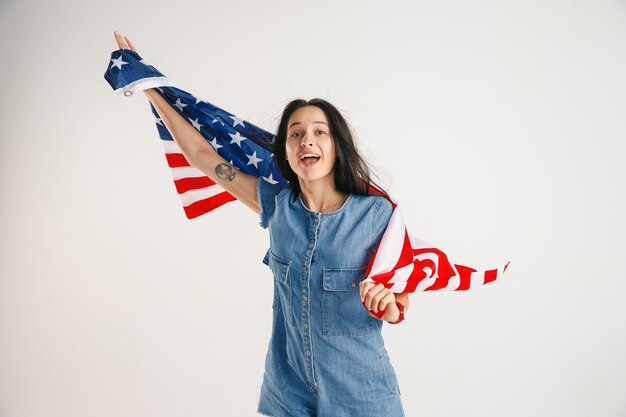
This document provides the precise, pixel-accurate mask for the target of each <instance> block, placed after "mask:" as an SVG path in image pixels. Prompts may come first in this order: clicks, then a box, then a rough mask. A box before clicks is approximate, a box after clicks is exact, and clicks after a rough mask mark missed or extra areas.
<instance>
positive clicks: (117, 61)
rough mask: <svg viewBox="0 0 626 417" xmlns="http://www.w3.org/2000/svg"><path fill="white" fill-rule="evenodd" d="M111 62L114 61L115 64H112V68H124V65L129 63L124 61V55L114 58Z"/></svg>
mask: <svg viewBox="0 0 626 417" xmlns="http://www.w3.org/2000/svg"><path fill="white" fill-rule="evenodd" d="M111 62H112V63H113V65H111V68H113V67H117V68H118V69H120V70H121V69H122V65H126V64H128V62H124V61H123V60H122V55H120V56H119V58H116V59H112V60H111Z"/></svg>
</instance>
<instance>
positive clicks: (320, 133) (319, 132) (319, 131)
mask: <svg viewBox="0 0 626 417" xmlns="http://www.w3.org/2000/svg"><path fill="white" fill-rule="evenodd" d="M317 134H318V135H325V134H326V132H324V131H323V130H318V131H317Z"/></svg>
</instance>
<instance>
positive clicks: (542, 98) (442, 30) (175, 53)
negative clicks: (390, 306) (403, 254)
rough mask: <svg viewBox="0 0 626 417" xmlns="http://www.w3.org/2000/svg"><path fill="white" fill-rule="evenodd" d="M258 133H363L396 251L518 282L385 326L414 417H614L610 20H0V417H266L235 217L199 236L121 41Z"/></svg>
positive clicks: (40, 6)
mask: <svg viewBox="0 0 626 417" xmlns="http://www.w3.org/2000/svg"><path fill="white" fill-rule="evenodd" d="M115 29H118V30H120V31H121V32H122V33H123V34H126V35H128V36H129V37H130V39H131V40H132V41H134V43H135V44H136V46H137V47H138V49H139V53H140V54H141V55H142V56H143V57H144V58H145V59H146V60H147V61H148V62H150V63H151V64H153V65H155V66H156V67H157V68H158V69H160V70H161V71H162V72H163V73H164V74H165V75H167V76H168V77H170V78H171V79H172V80H174V81H175V82H176V83H177V84H178V85H179V86H180V87H181V88H183V89H185V90H187V91H189V92H191V93H193V94H196V95H198V96H200V97H201V98H204V99H206V100H208V101H210V102H212V103H215V104H217V105H219V106H221V107H223V108H225V109H226V110H229V111H231V112H233V113H235V114H237V115H239V116H240V117H242V118H244V119H247V120H250V121H252V122H253V123H255V124H257V125H259V126H262V127H264V128H266V129H268V130H271V131H274V130H275V127H276V124H277V121H278V117H279V115H280V113H281V111H282V108H283V107H284V105H285V104H286V103H287V102H288V101H290V100H291V99H293V98H296V97H304V98H312V97H317V96H319V97H323V98H325V99H328V100H329V101H331V102H333V103H335V104H336V105H337V106H338V107H339V108H340V109H341V110H342V111H343V112H344V115H345V116H346V117H347V119H348V120H349V122H350V123H351V125H352V126H353V128H354V132H355V134H356V136H357V138H358V141H359V144H360V147H361V149H362V151H363V153H364V154H365V155H366V157H367V158H368V159H369V161H370V162H371V163H372V165H373V166H374V169H375V171H376V172H377V173H379V174H380V177H381V179H382V182H383V184H385V185H386V186H387V187H388V190H389V191H390V193H391V195H392V196H393V197H394V198H395V199H397V200H398V201H399V202H400V203H401V204H402V206H403V212H404V215H405V218H406V220H407V223H408V224H409V227H410V229H411V232H412V234H414V235H416V236H418V237H420V238H423V239H426V240H429V241H431V242H434V243H436V244H437V245H439V247H441V248H442V249H444V250H445V251H446V252H447V253H448V254H449V255H450V257H451V258H452V260H453V261H455V262H457V263H461V264H466V265H469V266H472V267H475V268H489V267H496V266H500V265H502V264H503V263H504V262H506V261H508V260H511V266H510V269H509V271H508V272H507V274H506V275H505V276H504V277H503V278H502V279H501V280H499V281H497V282H495V283H493V284H490V285H489V286H487V287H484V288H481V289H478V290H476V291H473V292H471V293H470V292H468V293H426V294H414V295H412V297H411V309H410V311H409V314H408V318H407V320H406V322H405V323H403V324H402V325H400V326H397V327H393V326H385V329H384V334H385V340H386V345H387V349H388V351H389V354H390V357H391V361H392V363H393V364H394V367H395V368H396V371H397V373H398V378H399V382H400V388H401V391H402V396H403V402H404V407H405V411H406V414H407V416H409V417H413V416H424V417H447V416H450V417H452V416H459V415H463V416H467V417H469V416H481V417H486V416H494V417H496V416H498V417H500V416H508V417H517V416H519V417H529V416H532V417H553V416H564V417H565V416H567V417H583V416H594V417H595V416H606V417H624V416H626V355H625V352H626V324H625V320H624V319H625V317H626V307H625V303H624V298H625V297H626V280H625V278H626V277H625V275H626V274H625V272H624V262H623V258H624V257H623V252H624V249H625V245H624V234H625V232H626V225H625V221H624V217H625V216H624V213H625V212H626V192H625V191H624V190H625V186H624V182H625V181H624V180H625V179H626V168H625V163H624V160H625V156H626V149H625V145H624V139H625V138H626V135H625V132H624V127H625V121H626V99H625V97H626V81H625V78H624V74H626V48H625V46H626V5H625V3H624V2H623V1H608V0H567V1H566V0H552V1H549V0H543V1H539V0H534V1H522V0H518V1H510V0H504V1H495V0H491V1H489V0H477V1H471V2H470V1H434V0H431V1H401V2H386V3H384V2H373V1H371V2H370V1H343V2H342V1H337V0H335V1H330V0H325V1H315V2H313V1H310V2H299V1H286V0H284V1H274V0H272V1H263V2H261V1H258V2H254V1H249V2H244V1H226V2H216V1H197V2H190V1H187V2H185V1H177V2H161V3H158V2H155V1H133V2H127V1H121V0H113V1H107V2H84V1H79V0H60V1H53V2H44V1H43V0H40V1H38V2H37V1H34V0H20V1H19V2H18V1H16V0H9V1H7V0H5V1H4V2H3V3H2V4H0V35H2V46H1V56H2V63H1V65H0V77H1V79H2V94H1V96H0V100H1V120H0V122H1V124H0V126H2V134H1V136H0V137H1V139H0V158H1V164H0V170H1V171H0V173H1V175H0V181H1V182H0V186H1V193H2V196H1V201H2V204H1V220H0V231H1V240H0V244H1V248H0V415H1V416H2V417H73V416H79V417H83V416H84V417H87V416H88V417H100V416H102V417H110V416H116V417H138V416H140V417H143V416H145V417H161V416H163V417H165V416H167V417H171V416H189V417H193V416H252V415H255V410H256V405H257V401H258V394H259V388H260V384H261V378H262V371H263V361H264V357H265V352H266V348H267V342H268V340H269V336H270V318H271V299H272V294H271V291H272V277H271V274H270V271H269V269H268V268H267V267H266V266H265V265H263V264H262V263H261V259H262V257H263V255H264V253H265V250H266V249H267V246H268V237H267V234H266V231H265V230H262V229H261V228H260V227H259V226H258V218H257V216H256V215H255V214H254V213H253V212H252V211H250V210H248V209H247V208H245V207H244V206H243V205H241V204H240V203H237V202H235V203H230V204H228V205H227V206H224V207H222V208H221V209H219V210H218V211H217V212H215V213H212V214H209V215H205V216H202V217H201V218H198V219H195V220H192V221H190V220H187V219H186V218H185V216H184V214H183V211H182V207H181V203H180V200H179V197H178V195H177V194H176V191H175V189H174V186H173V183H172V180H171V176H170V172H169V169H168V168H167V165H166V162H165V158H164V157H163V152H162V147H161V144H160V143H159V139H158V135H157V130H156V128H155V126H154V124H153V118H152V115H151V113H150V109H149V105H148V101H147V100H146V99H145V97H143V95H142V94H137V95H135V96H132V97H130V98H124V97H117V96H115V95H114V94H113V91H112V89H111V88H110V86H109V85H108V84H107V83H106V81H105V80H104V78H103V74H104V71H105V70H106V68H107V66H108V65H109V59H110V55H111V52H113V51H114V50H116V49H117V46H116V45H115V43H114V40H113V30H115Z"/></svg>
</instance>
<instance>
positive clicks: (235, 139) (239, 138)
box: [228, 132, 246, 148]
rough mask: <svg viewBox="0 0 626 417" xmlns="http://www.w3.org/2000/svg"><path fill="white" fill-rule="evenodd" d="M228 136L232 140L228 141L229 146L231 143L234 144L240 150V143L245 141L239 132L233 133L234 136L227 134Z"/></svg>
mask: <svg viewBox="0 0 626 417" xmlns="http://www.w3.org/2000/svg"><path fill="white" fill-rule="evenodd" d="M228 136H230V137H231V138H232V139H233V140H231V141H230V144H231V145H232V144H233V143H236V144H237V145H238V146H239V147H240V148H241V141H242V140H246V138H244V137H243V136H241V135H240V134H239V132H235V134H234V135H233V134H232V133H229V134H228Z"/></svg>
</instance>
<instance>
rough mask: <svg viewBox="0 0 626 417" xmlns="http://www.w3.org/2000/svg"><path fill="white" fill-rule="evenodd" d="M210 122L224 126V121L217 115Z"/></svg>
mask: <svg viewBox="0 0 626 417" xmlns="http://www.w3.org/2000/svg"><path fill="white" fill-rule="evenodd" d="M212 123H220V124H221V125H222V126H224V122H222V119H220V118H219V117H214V118H213V122H212Z"/></svg>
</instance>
